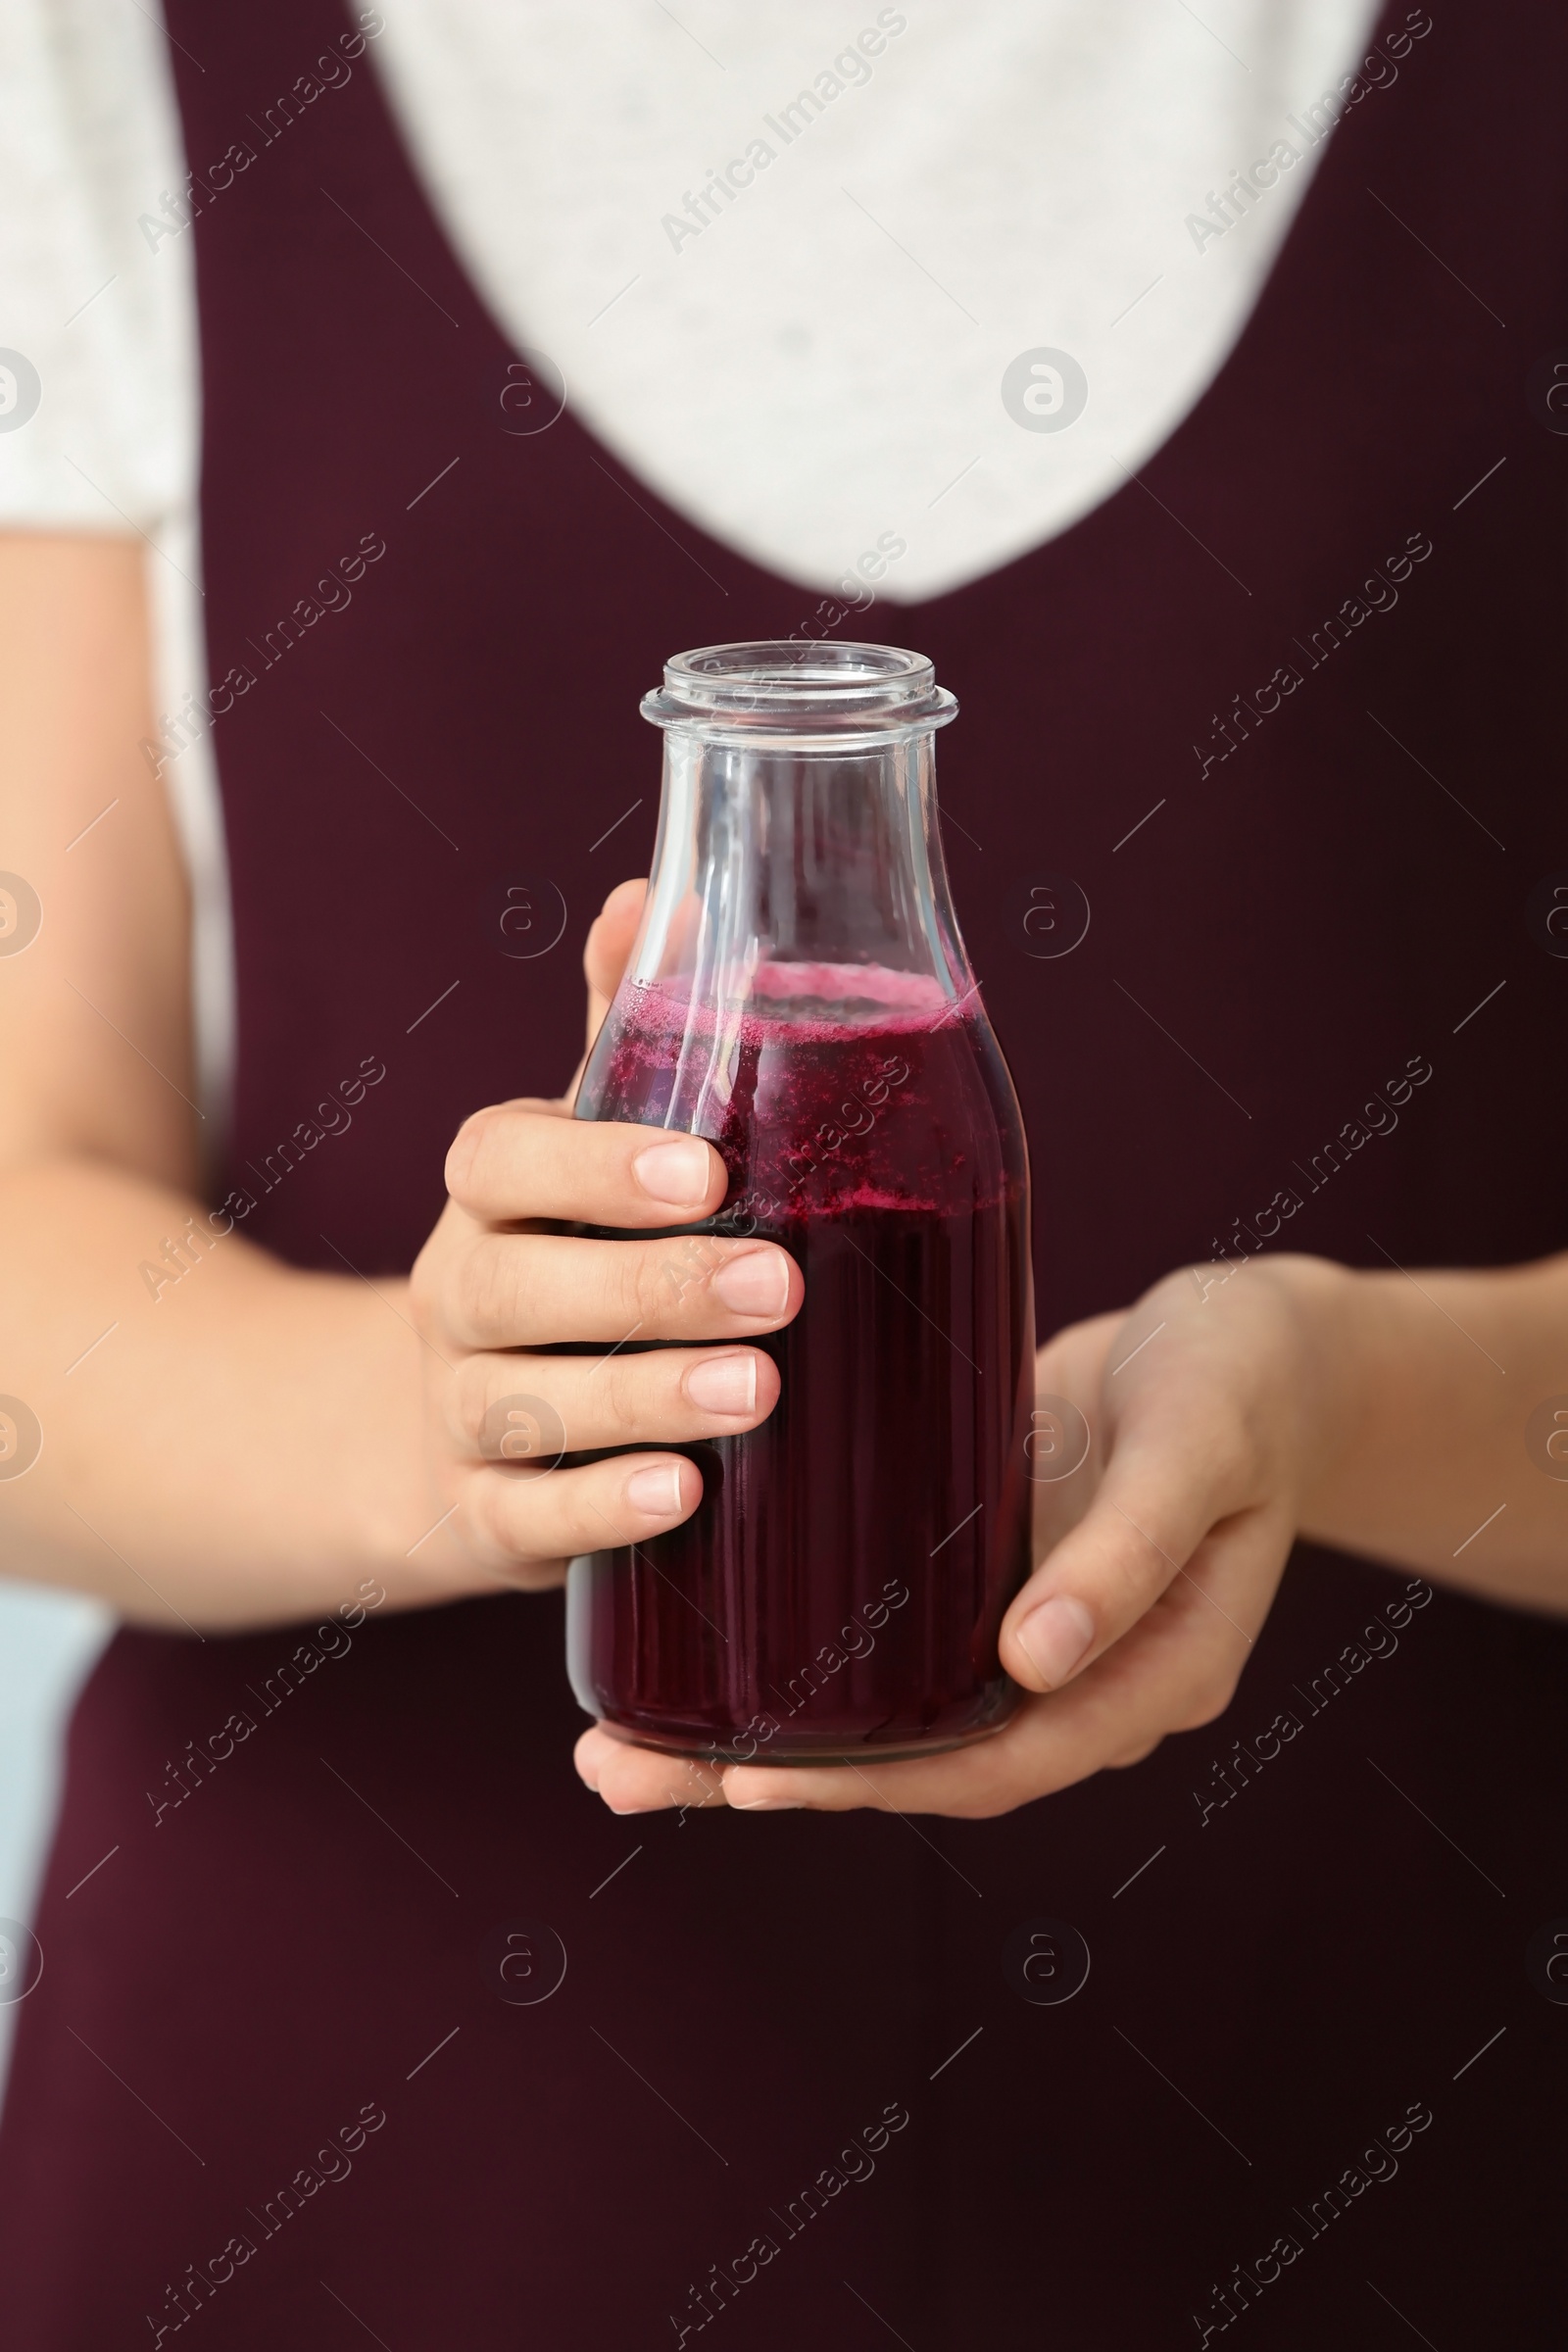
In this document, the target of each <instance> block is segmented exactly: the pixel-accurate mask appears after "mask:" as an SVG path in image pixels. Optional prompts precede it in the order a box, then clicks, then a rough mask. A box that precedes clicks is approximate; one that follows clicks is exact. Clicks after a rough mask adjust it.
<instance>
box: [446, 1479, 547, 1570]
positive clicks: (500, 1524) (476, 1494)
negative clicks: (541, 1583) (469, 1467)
mask: <svg viewBox="0 0 1568 2352" xmlns="http://www.w3.org/2000/svg"><path fill="white" fill-rule="evenodd" d="M540 1483H541V1482H540V1480H539V1479H538V1478H537V1477H536V1476H534V1475H533V1474H531V1473H529V1472H526V1471H516V1470H510V1469H508V1470H503V1469H499V1468H494V1469H493V1468H491V1467H489V1466H488V1465H487V1466H486V1467H485V1468H484V1469H482V1470H477V1471H475V1473H474V1475H473V1477H472V1478H471V1480H470V1481H469V1484H468V1493H467V1496H466V1507H467V1517H468V1521H469V1525H470V1528H471V1530H472V1532H473V1533H474V1535H475V1536H477V1537H478V1539H479V1541H480V1543H481V1544H482V1545H483V1546H484V1548H485V1549H486V1550H487V1551H488V1552H489V1554H490V1556H491V1557H492V1558H493V1559H495V1560H501V1561H505V1562H506V1563H508V1565H515V1563H516V1562H518V1561H520V1560H526V1559H533V1558H537V1557H540V1556H542V1546H541V1544H540V1542H539V1540H538V1538H539V1535H540V1534H542V1533H543V1532H544V1531H543V1530H542V1529H540V1528H539V1526H538V1522H539V1518H540V1512H539V1498H538V1496H536V1495H534V1494H532V1492H531V1489H532V1488H533V1487H535V1486H537V1485H538V1484H540ZM543 1548H548V1547H547V1546H546V1547H543Z"/></svg>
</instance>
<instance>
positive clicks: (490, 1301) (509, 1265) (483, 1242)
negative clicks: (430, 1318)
mask: <svg viewBox="0 0 1568 2352" xmlns="http://www.w3.org/2000/svg"><path fill="white" fill-rule="evenodd" d="M515 1259H516V1252H515V1250H514V1249H512V1248H509V1247H508V1242H507V1239H506V1238H505V1237H502V1236H499V1235H488V1234H487V1235H484V1236H482V1237H481V1238H480V1239H478V1240H477V1241H475V1242H474V1244H473V1245H472V1247H471V1248H470V1249H468V1250H465V1251H464V1253H463V1256H462V1258H461V1259H460V1261H459V1263H458V1266H457V1268H456V1270H455V1272H454V1275H453V1278H452V1302H453V1307H454V1310H455V1315H456V1319H457V1321H458V1324H459V1328H460V1329H461V1330H463V1331H465V1332H467V1333H469V1334H472V1335H474V1336H476V1337H477V1338H479V1339H480V1340H484V1339H489V1338H493V1337H499V1336H501V1335H503V1334H505V1333H506V1332H508V1331H509V1330H510V1329H511V1328H512V1326H513V1323H514V1321H515V1313H516V1305H517V1267H516V1263H515Z"/></svg>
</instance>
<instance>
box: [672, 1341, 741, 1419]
mask: <svg viewBox="0 0 1568 2352" xmlns="http://www.w3.org/2000/svg"><path fill="white" fill-rule="evenodd" d="M681 1385H682V1387H683V1388H684V1389H685V1391H686V1394H687V1396H688V1397H690V1398H691V1400H692V1402H693V1404H695V1405H696V1406H698V1407H699V1409H700V1410H701V1411H703V1412H705V1413H755V1412H756V1410H757V1358H756V1356H755V1355H707V1356H704V1358H703V1360H702V1362H701V1363H700V1364H693V1365H692V1367H691V1369H690V1371H689V1372H688V1373H687V1375H686V1378H685V1380H684V1381H683V1382H682V1384H681Z"/></svg>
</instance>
